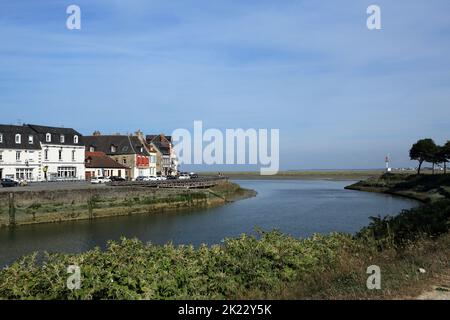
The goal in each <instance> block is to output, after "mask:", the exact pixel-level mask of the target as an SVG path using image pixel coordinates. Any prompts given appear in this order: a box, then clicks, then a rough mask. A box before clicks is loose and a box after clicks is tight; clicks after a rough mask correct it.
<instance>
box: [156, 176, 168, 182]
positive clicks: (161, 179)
mask: <svg viewBox="0 0 450 320" xmlns="http://www.w3.org/2000/svg"><path fill="white" fill-rule="evenodd" d="M165 180H167V178H166V177H164V176H157V177H156V181H165Z"/></svg>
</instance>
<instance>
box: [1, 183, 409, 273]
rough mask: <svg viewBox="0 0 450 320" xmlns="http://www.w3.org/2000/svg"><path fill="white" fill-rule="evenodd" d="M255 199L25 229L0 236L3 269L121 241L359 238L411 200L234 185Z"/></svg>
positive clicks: (327, 189) (323, 186)
mask: <svg viewBox="0 0 450 320" xmlns="http://www.w3.org/2000/svg"><path fill="white" fill-rule="evenodd" d="M236 182H237V183H239V184H240V185H241V186H242V187H245V188H250V189H254V190H256V191H257V192H258V196H257V197H254V198H251V199H246V200H242V201H237V202H234V203H231V204H227V205H225V206H222V207H217V208H212V209H196V210H190V211H183V212H174V213H164V214H151V215H135V216H124V217H114V218H106V219H99V220H94V221H77V222H64V223H57V224H42V225H31V226H22V227H19V228H16V229H13V230H9V229H2V230H0V266H5V265H7V264H10V263H11V262H13V261H15V260H16V259H18V258H19V257H21V256H23V255H26V254H29V253H32V252H34V251H49V252H73V253H75V252H83V251H86V250H89V249H92V248H94V247H96V246H99V247H101V248H104V247H105V245H106V242H107V241H108V240H111V239H113V240H118V239H120V237H121V236H126V237H129V238H134V237H137V238H139V239H140V240H142V241H145V242H152V243H155V244H164V243H167V242H169V241H172V242H173V243H175V244H194V245H199V244H201V243H206V244H216V243H220V242H221V241H222V240H223V239H224V238H226V237H236V236H239V235H240V234H241V233H254V230H255V227H259V228H262V229H264V230H272V229H279V230H281V231H282V232H284V233H288V234H291V235H293V236H296V237H307V236H310V235H311V234H313V233H329V232H333V231H339V232H349V233H354V232H356V231H358V230H359V229H361V228H362V227H363V226H366V225H367V224H368V223H369V222H370V221H369V217H370V216H377V215H380V216H385V215H388V214H389V215H395V214H397V213H398V212H400V211H401V210H402V209H408V208H411V207H414V206H416V205H417V204H418V203H417V202H416V201H413V200H409V199H404V198H399V197H393V196H390V195H383V194H376V193H366V192H359V191H351V190H344V187H345V186H346V185H349V184H351V183H353V181H324V180H311V181H309V180H251V181H236Z"/></svg>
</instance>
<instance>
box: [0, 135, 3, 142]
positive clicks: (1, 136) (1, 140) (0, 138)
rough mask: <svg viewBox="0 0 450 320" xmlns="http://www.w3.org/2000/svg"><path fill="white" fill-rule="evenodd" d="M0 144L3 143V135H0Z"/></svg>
mask: <svg viewBox="0 0 450 320" xmlns="http://www.w3.org/2000/svg"><path fill="white" fill-rule="evenodd" d="M0 143H3V133H0Z"/></svg>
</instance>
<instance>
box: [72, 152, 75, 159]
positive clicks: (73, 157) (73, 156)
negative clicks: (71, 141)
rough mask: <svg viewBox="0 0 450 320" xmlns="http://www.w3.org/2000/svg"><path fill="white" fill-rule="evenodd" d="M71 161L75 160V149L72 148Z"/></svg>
mask: <svg viewBox="0 0 450 320" xmlns="http://www.w3.org/2000/svg"><path fill="white" fill-rule="evenodd" d="M72 161H75V150H72Z"/></svg>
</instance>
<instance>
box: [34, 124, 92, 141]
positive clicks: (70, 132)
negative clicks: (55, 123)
mask: <svg viewBox="0 0 450 320" xmlns="http://www.w3.org/2000/svg"><path fill="white" fill-rule="evenodd" d="M28 127H30V128H31V129H32V130H34V132H36V133H37V135H38V136H39V140H40V141H41V142H42V143H48V144H55V145H79V146H84V143H83V136H82V135H81V134H80V133H79V132H78V131H76V130H74V129H72V128H58V127H47V126H39V125H34V124H29V125H28ZM47 133H50V134H51V136H52V139H51V142H47V140H46V135H47ZM61 135H63V136H64V142H61ZM75 136H78V143H75V141H74V138H75Z"/></svg>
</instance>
